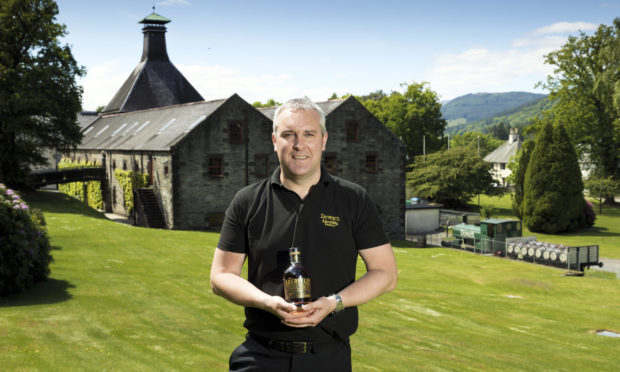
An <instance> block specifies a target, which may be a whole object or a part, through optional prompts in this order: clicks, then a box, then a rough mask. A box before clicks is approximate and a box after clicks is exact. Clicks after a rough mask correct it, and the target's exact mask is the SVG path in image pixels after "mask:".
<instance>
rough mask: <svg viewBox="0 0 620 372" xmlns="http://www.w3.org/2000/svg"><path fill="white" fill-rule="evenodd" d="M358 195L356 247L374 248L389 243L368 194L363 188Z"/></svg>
mask: <svg viewBox="0 0 620 372" xmlns="http://www.w3.org/2000/svg"><path fill="white" fill-rule="evenodd" d="M360 197H361V200H360V204H359V205H360V209H359V210H358V213H357V220H356V227H355V230H354V231H355V244H356V246H357V249H358V250H361V249H368V248H374V247H378V246H380V245H383V244H387V243H389V242H390V240H389V239H388V237H387V235H386V234H385V231H383V222H382V221H381V217H379V212H378V211H377V208H376V207H375V204H374V203H373V201H372V199H371V197H370V195H368V193H367V192H366V191H365V190H364V191H363V192H362V193H361V196H360Z"/></svg>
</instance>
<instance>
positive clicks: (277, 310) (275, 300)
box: [263, 296, 297, 320]
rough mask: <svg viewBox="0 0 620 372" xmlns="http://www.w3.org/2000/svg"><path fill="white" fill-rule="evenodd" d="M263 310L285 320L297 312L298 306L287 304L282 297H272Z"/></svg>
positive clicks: (268, 299)
mask: <svg viewBox="0 0 620 372" xmlns="http://www.w3.org/2000/svg"><path fill="white" fill-rule="evenodd" d="M263 310H265V311H268V312H270V313H272V314H273V315H275V316H277V317H278V318H280V319H282V320H284V319H286V318H287V317H288V316H290V314H291V313H294V312H296V310H297V306H295V305H294V304H292V303H290V302H286V301H285V300H284V299H283V298H282V297H280V296H270V297H269V298H267V300H266V301H265V304H264V306H263Z"/></svg>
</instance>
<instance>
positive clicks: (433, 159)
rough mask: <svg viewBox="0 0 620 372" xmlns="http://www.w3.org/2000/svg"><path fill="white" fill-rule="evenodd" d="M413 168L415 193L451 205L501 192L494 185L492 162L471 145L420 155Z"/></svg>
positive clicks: (409, 177)
mask: <svg viewBox="0 0 620 372" xmlns="http://www.w3.org/2000/svg"><path fill="white" fill-rule="evenodd" d="M409 168H410V171H409V172H407V186H408V187H409V188H410V189H411V190H412V191H413V193H414V195H415V196H417V197H420V198H425V199H430V200H433V201H435V202H438V203H443V204H445V205H447V206H450V207H457V206H462V205H466V204H467V202H469V200H470V199H471V198H472V197H474V196H475V195H477V194H488V195H497V194H498V193H500V192H501V190H498V188H496V187H493V186H492V183H493V176H492V173H491V169H492V165H491V164H490V163H487V162H486V161H484V160H482V158H480V157H479V156H477V154H476V150H474V149H472V148H469V147H464V146H463V147H453V148H451V149H450V150H443V151H438V152H435V153H433V154H430V155H427V156H426V160H424V157H422V156H417V157H416V158H415V161H414V162H413V163H412V164H411V165H409Z"/></svg>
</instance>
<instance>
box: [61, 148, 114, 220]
mask: <svg viewBox="0 0 620 372" xmlns="http://www.w3.org/2000/svg"><path fill="white" fill-rule="evenodd" d="M94 167H101V164H100V163H99V162H96V161H95V162H88V161H85V160H82V161H78V162H72V161H71V159H69V158H62V159H61V160H60V163H58V169H67V168H94ZM84 184H86V194H84ZM58 190H59V191H60V192H63V193H65V194H67V195H71V196H73V197H74V198H76V199H78V200H81V201H88V205H89V206H90V207H91V208H93V209H103V195H102V194H101V181H88V182H69V183H63V184H60V185H58Z"/></svg>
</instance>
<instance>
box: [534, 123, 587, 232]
mask: <svg viewBox="0 0 620 372" xmlns="http://www.w3.org/2000/svg"><path fill="white" fill-rule="evenodd" d="M523 189H524V195H523V208H522V213H523V216H522V218H523V223H524V224H525V226H527V227H528V228H529V229H530V230H531V231H537V232H546V233H551V234H553V233H557V232H562V231H566V230H570V229H574V228H576V227H579V226H581V225H582V224H583V218H584V210H585V207H586V204H585V200H584V198H583V182H582V180H581V171H580V169H579V163H578V161H577V155H576V154H575V149H574V147H573V145H572V143H571V142H570V139H569V137H568V134H567V133H566V131H565V130H564V128H563V127H562V126H560V125H553V124H552V122H551V121H546V122H545V123H544V124H543V127H542V128H541V130H540V131H539V132H538V134H537V136H536V141H535V144H534V149H533V150H532V152H531V155H530V159H529V162H528V164H527V169H526V171H525V180H524V186H523Z"/></svg>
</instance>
